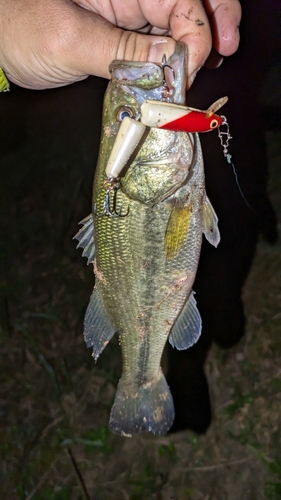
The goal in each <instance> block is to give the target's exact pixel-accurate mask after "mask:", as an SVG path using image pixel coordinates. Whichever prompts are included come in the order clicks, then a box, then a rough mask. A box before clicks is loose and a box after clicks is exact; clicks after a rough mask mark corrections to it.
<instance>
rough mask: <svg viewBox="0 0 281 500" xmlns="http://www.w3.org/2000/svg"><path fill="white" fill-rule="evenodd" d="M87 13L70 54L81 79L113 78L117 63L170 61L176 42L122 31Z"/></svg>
mask: <svg viewBox="0 0 281 500" xmlns="http://www.w3.org/2000/svg"><path fill="white" fill-rule="evenodd" d="M81 10H82V9H81ZM84 12H85V13H86V16H84V15H83V16H82V17H84V20H83V23H81V27H80V29H79V30H77V35H76V37H75V38H76V39H75V41H74V43H73V44H72V49H71V51H68V54H69V57H70V61H69V67H72V68H73V69H75V70H76V71H77V73H78V74H80V75H81V76H82V75H96V76H101V77H103V78H110V73H109V69H108V68H109V65H110V63H111V61H113V60H114V59H120V60H127V61H149V62H155V63H161V62H162V57H163V55H164V54H166V56H167V58H168V57H169V56H170V55H172V54H173V52H174V49H175V44H176V42H175V40H173V39H172V38H170V37H165V36H156V35H144V34H141V33H137V32H134V31H127V30H122V29H121V28H117V27H115V26H113V25H112V24H111V23H109V22H108V21H106V20H105V19H104V18H102V17H100V16H99V15H97V14H92V13H90V12H89V11H84ZM77 38H78V39H77Z"/></svg>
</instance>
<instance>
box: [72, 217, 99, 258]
mask: <svg viewBox="0 0 281 500" xmlns="http://www.w3.org/2000/svg"><path fill="white" fill-rule="evenodd" d="M79 224H83V227H81V229H80V230H79V231H78V233H76V234H75V236H74V237H73V239H75V240H78V241H79V243H78V245H77V247H76V248H80V247H81V248H84V250H83V253H82V256H83V257H86V258H87V259H88V262H87V264H92V263H93V262H94V258H95V243H94V221H93V216H92V214H90V215H88V216H87V217H85V219H83V220H81V221H80V222H79Z"/></svg>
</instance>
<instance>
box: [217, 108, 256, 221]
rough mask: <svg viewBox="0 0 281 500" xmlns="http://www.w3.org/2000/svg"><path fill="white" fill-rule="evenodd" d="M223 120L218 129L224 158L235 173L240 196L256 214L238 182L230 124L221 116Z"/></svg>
mask: <svg viewBox="0 0 281 500" xmlns="http://www.w3.org/2000/svg"><path fill="white" fill-rule="evenodd" d="M221 118H222V120H223V121H222V124H221V126H220V127H219V128H218V136H219V139H220V143H221V146H222V148H223V156H224V157H225V159H226V161H227V163H229V165H231V167H232V171H233V174H234V177H235V182H236V184H237V187H238V189H239V193H240V195H241V196H242V198H243V200H244V202H245V204H246V205H247V207H248V208H249V209H250V210H251V211H252V212H253V214H255V211H254V210H253V208H252V207H251V205H250V204H249V202H248V201H247V199H246V197H245V195H244V193H243V191H242V188H241V186H240V183H239V180H238V174H237V172H236V168H235V165H234V163H233V161H232V155H231V154H230V153H229V152H228V147H229V141H230V140H231V139H232V136H231V135H230V133H229V124H228V121H227V118H226V116H224V115H221ZM223 125H225V126H226V130H225V131H222V130H221V127H222V126H223ZM255 215H256V214H255Z"/></svg>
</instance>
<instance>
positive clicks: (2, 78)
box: [0, 68, 10, 92]
mask: <svg viewBox="0 0 281 500" xmlns="http://www.w3.org/2000/svg"><path fill="white" fill-rule="evenodd" d="M8 90H10V84H9V82H8V80H7V77H6V75H5V73H4V71H3V69H2V68H0V92H7V91H8Z"/></svg>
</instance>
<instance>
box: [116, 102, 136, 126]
mask: <svg viewBox="0 0 281 500" xmlns="http://www.w3.org/2000/svg"><path fill="white" fill-rule="evenodd" d="M126 116H128V117H129V118H132V117H133V116H134V113H133V111H132V109H131V108H129V106H122V108H119V110H118V112H117V116H116V118H117V121H118V122H119V123H121V122H122V121H123V120H124V118H126Z"/></svg>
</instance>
